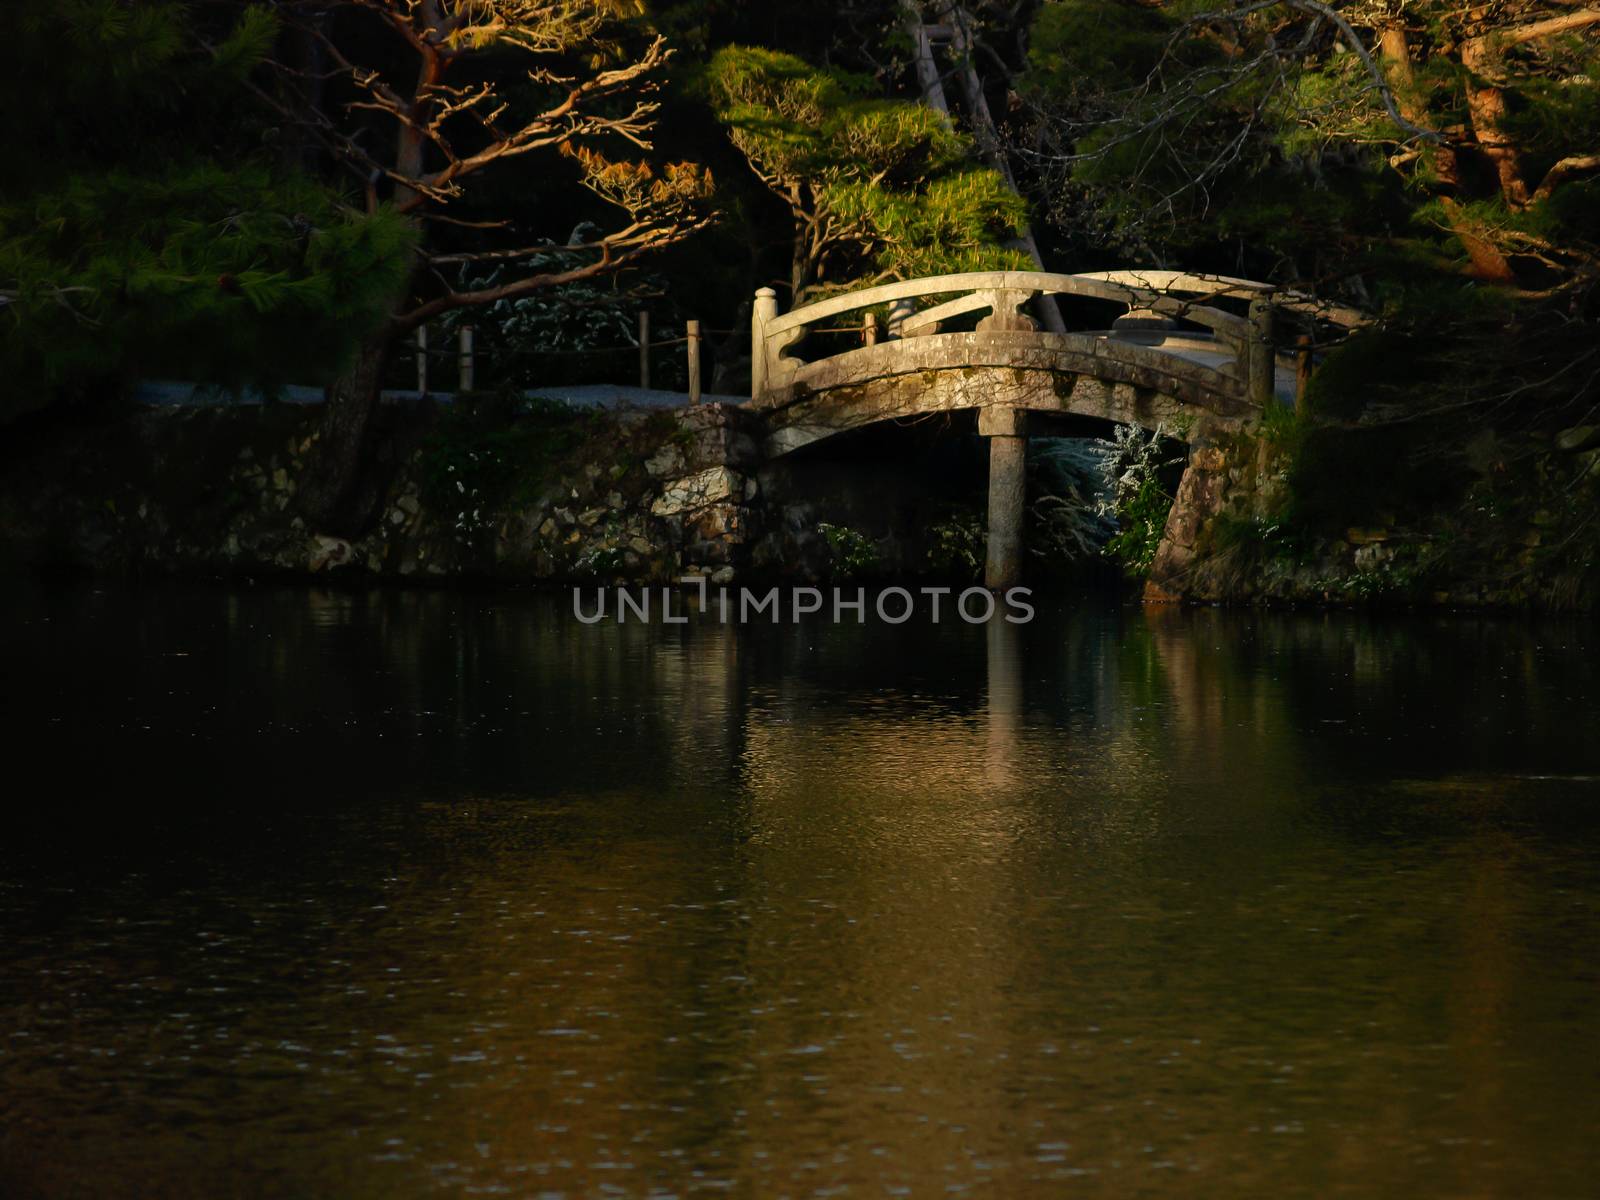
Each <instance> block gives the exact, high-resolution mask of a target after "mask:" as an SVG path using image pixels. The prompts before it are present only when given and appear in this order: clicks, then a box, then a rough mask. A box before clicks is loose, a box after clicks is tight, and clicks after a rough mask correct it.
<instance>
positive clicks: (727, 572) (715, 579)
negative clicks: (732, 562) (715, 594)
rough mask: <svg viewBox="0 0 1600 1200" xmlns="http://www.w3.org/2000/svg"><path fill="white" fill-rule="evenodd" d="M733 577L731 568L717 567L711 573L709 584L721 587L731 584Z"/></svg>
mask: <svg viewBox="0 0 1600 1200" xmlns="http://www.w3.org/2000/svg"><path fill="white" fill-rule="evenodd" d="M733 576H734V570H733V568H732V567H718V568H717V569H716V570H715V571H713V572H711V580H710V582H711V583H712V584H713V585H714V586H716V587H722V586H723V585H724V584H729V583H732V582H733Z"/></svg>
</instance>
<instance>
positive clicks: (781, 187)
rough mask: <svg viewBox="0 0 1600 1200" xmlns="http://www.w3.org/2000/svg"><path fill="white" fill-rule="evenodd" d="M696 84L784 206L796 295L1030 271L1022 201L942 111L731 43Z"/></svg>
mask: <svg viewBox="0 0 1600 1200" xmlns="http://www.w3.org/2000/svg"><path fill="white" fill-rule="evenodd" d="M705 87H706V90H707V92H708V94H709V96H710V99H711V102H712V105H713V107H714V109H715V111H716V113H717V116H718V118H719V119H720V120H721V121H722V122H723V123H724V125H725V126H726V127H727V129H728V131H729V135H730V136H731V137H732V139H733V142H734V145H736V146H737V147H738V148H739V150H740V151H741V152H742V153H743V154H744V156H745V158H746V160H747V161H748V162H749V164H750V168H751V170H752V171H754V172H755V174H756V175H757V176H758V177H759V178H760V179H761V180H762V182H763V183H764V184H766V186H767V187H768V188H769V189H770V190H771V191H772V192H773V193H775V194H776V195H777V196H779V197H780V198H781V199H782V200H783V201H784V202H785V203H786V204H787V205H788V207H789V211H790V214H791V217H792V220H793V253H792V256H791V269H790V280H789V283H790V287H791V289H792V294H793V302H794V303H800V302H802V301H803V300H804V299H805V298H806V297H807V296H808V295H811V294H814V293H816V292H818V291H820V290H825V289H827V288H830V287H838V286H840V285H842V284H844V283H847V282H881V281H883V280H888V279H909V278H915V277H917V276H919V275H933V274H941V273H944V272H950V271H972V270H985V269H991V268H999V267H1006V268H1017V269H1027V268H1028V267H1030V266H1032V263H1031V260H1029V259H1028V257H1027V256H1026V255H1025V254H1023V253H1022V252H1020V251H1018V250H1015V249H1011V248H1008V247H1007V246H1006V245H1005V244H1004V243H1005V242H1006V241H1007V240H1008V239H1011V238H1014V237H1015V236H1016V234H1017V232H1018V230H1019V228H1020V227H1021V226H1022V225H1023V223H1024V221H1025V220H1026V209H1025V205H1024V203H1023V201H1022V200H1021V199H1019V198H1018V197H1017V196H1016V195H1015V194H1014V193H1013V192H1012V191H1011V190H1010V189H1009V188H1008V187H1007V185H1006V182H1005V180H1004V179H1003V178H1002V177H1001V176H1000V174H999V173H998V172H996V171H993V170H990V169H988V168H986V167H981V166H978V165H976V163H975V162H974V161H973V154H972V144H971V142H970V140H969V139H968V138H966V137H965V136H964V135H962V134H960V133H958V132H956V131H955V130H954V129H953V128H952V127H951V125H950V123H949V120H948V118H946V117H945V116H944V114H942V113H938V112H936V111H934V110H933V109H932V108H929V107H926V106H924V105H921V104H917V103H912V102H908V101H904V100H893V99H881V98H877V97H874V96H873V95H872V94H871V90H870V88H869V87H868V85H867V83H866V81H864V80H863V79H861V78H859V77H857V76H853V75H850V74H847V73H844V72H841V71H835V70H821V69H818V68H815V67H812V66H810V65H809V64H808V63H806V62H805V61H803V60H802V59H799V58H797V57H795V56H794V55H791V54H785V53H782V52H779V51H773V50H765V49H760V48H757V47H748V46H730V47H726V48H724V49H722V50H720V51H718V52H717V53H716V55H714V56H713V57H712V59H711V61H710V64H709V66H708V68H707V71H706V75H705Z"/></svg>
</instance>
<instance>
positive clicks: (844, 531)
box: [817, 521, 878, 579]
mask: <svg viewBox="0 0 1600 1200" xmlns="http://www.w3.org/2000/svg"><path fill="white" fill-rule="evenodd" d="M817 532H818V533H820V534H821V535H822V537H823V540H824V541H826V542H827V543H828V551H829V554H830V556H831V558H832V560H833V566H834V569H835V570H837V571H839V572H840V574H841V575H842V576H843V577H844V578H846V579H851V578H854V577H855V576H857V575H865V574H870V573H871V572H873V571H875V570H877V568H878V548H877V547H876V546H875V545H873V542H872V539H871V538H869V537H868V536H867V535H866V534H864V533H862V532H861V531H860V530H858V529H852V528H850V527H849V526H848V525H832V524H829V523H828V522H827V521H819V522H818V523H817Z"/></svg>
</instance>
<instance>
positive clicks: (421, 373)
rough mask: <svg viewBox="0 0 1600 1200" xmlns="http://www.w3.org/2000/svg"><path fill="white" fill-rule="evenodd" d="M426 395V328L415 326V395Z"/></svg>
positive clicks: (424, 326)
mask: <svg viewBox="0 0 1600 1200" xmlns="http://www.w3.org/2000/svg"><path fill="white" fill-rule="evenodd" d="M427 394H428V327H427V326H426V325H418V326H417V395H419V396H426V395H427Z"/></svg>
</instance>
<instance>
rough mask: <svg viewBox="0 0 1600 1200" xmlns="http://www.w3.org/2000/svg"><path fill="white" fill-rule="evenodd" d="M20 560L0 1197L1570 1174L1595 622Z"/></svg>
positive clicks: (0, 1044) (1591, 889)
mask: <svg viewBox="0 0 1600 1200" xmlns="http://www.w3.org/2000/svg"><path fill="white" fill-rule="evenodd" d="M1035 603H1036V606H1037V608H1038V615H1037V617H1036V619H1034V620H1033V621H1032V622H1030V623H1027V624H1020V625H1011V624H1007V623H1005V622H1004V621H1001V620H998V619H997V620H995V621H992V622H990V623H988V624H986V625H971V624H967V623H964V622H960V621H949V620H945V621H942V622H940V623H937V624H935V623H933V622H932V621H930V620H928V619H927V617H926V613H925V612H924V613H921V614H919V615H918V617H917V618H916V619H914V620H912V621H909V622H907V623H905V624H903V625H896V626H891V625H887V624H885V623H883V622H881V621H879V620H876V619H875V618H874V617H873V616H872V615H871V613H870V610H869V613H868V616H867V620H866V621H865V623H863V624H859V625H858V624H854V623H845V624H839V625H835V624H832V623H829V622H824V621H820V620H817V619H814V618H808V619H806V620H803V621H801V622H799V623H797V624H796V623H784V624H782V625H776V626H774V625H770V624H766V623H765V622H764V621H763V622H759V623H754V624H750V625H744V626H740V625H737V624H729V625H720V624H717V623H715V622H712V621H706V620H697V621H691V622H689V623H688V624H685V625H681V626H678V625H671V626H668V625H662V624H659V623H655V624H642V623H629V624H624V625H617V624H615V623H614V622H605V623H600V624H595V625H585V624H583V623H580V622H579V621H577V620H575V619H574V617H573V611H572V605H571V601H570V597H569V596H567V595H518V594H490V593H459V592H426V591H412V592H406V591H365V592H363V591H351V592H339V591H329V590H312V589H304V588H266V587H258V588H244V587H240V588H223V587H213V588H207V587H187V586H183V587H180V586H176V585H171V586H169V585H154V584H146V585H142V586H108V585H105V584H85V583H52V584H30V583H14V584H13V586H12V588H11V589H9V595H8V596H7V598H6V600H5V601H4V616H5V622H4V628H3V631H0V640H3V643H4V645H3V662H4V663H5V688H4V699H3V700H0V705H3V707H4V712H3V717H4V721H5V726H6V729H7V734H8V737H7V743H8V746H9V752H8V754H7V759H8V762H9V771H8V774H9V785H8V786H7V788H6V792H7V795H8V796H9V803H8V804H7V808H6V819H7V836H6V837H5V838H4V839H3V844H0V930H3V941H0V1194H4V1195H6V1196H8V1197H32V1196H51V1197H60V1196H69V1197H77V1196H84V1197H89V1196H93V1197H105V1196H114V1195H128V1196H132V1195H139V1196H149V1197H166V1196H172V1197H190V1196H193V1197H202V1196H204V1197H216V1196H230V1197H233V1196H237V1197H252V1198H253V1197H309V1196H328V1197H353V1198H366V1197H380V1196H382V1197H392V1196H427V1195H440V1196H445V1195H451V1196H454V1195H514V1196H546V1195H548V1196H572V1197H579V1196H582V1197H589V1196H604V1195H618V1196H641V1197H643V1196H663V1197H664V1196H694V1195H702V1194H708V1195H719V1194H733V1195H750V1196H795V1197H801V1196H807V1197H809V1196H832V1195H843V1196H881V1195H911V1196H925V1195H934V1194H972V1195H1005V1196H1056V1195H1063V1194H1068V1193H1069V1192H1070V1194H1073V1195H1079V1196H1091V1197H1127V1196H1134V1195H1171V1196H1193V1195H1201V1194H1210V1195H1246V1194H1248V1195H1271V1196H1276V1197H1284V1196H1302V1195H1304V1196H1330V1195H1353V1196H1354V1195H1359V1196H1380V1195H1381V1196H1397V1197H1398V1196H1405V1197H1416V1196H1461V1195H1481V1196H1507V1197H1523V1196H1529V1195H1542V1196H1577V1195H1586V1194H1592V1189H1593V1186H1594V1184H1593V1180H1594V1177H1595V1174H1596V1171H1597V1170H1600V1149H1597V1139H1596V1138H1595V1137H1594V1130H1595V1129H1596V1127H1597V1125H1600V1086H1597V1085H1600V1026H1597V1023H1596V1021H1595V1017H1594V1013H1595V1006H1596V1001H1597V1000H1600V962H1597V959H1596V956H1595V951H1596V948H1597V947H1600V742H1597V739H1596V731H1597V730H1600V656H1597V653H1596V652H1597V650H1600V637H1597V628H1596V625H1595V624H1594V622H1593V621H1535V620H1531V619H1520V620H1513V619H1506V618H1489V617H1475V616H1466V615H1451V614H1446V615H1431V616H1415V617H1407V616H1387V617H1377V616H1363V615H1358V614H1331V615H1330V614H1293V613H1291V614H1263V613H1226V612H1219V611H1210V610H1201V611H1178V610H1173V609H1166V608H1140V607H1138V606H1136V605H1127V604H1122V603H1119V602H1118V601H1117V600H1116V599H1114V598H1108V597H1105V596H1094V595H1059V596H1053V597H1049V598H1043V599H1041V598H1036V600H1035Z"/></svg>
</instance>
